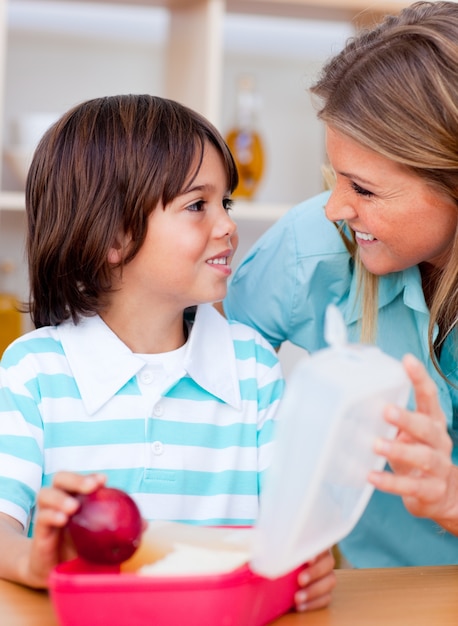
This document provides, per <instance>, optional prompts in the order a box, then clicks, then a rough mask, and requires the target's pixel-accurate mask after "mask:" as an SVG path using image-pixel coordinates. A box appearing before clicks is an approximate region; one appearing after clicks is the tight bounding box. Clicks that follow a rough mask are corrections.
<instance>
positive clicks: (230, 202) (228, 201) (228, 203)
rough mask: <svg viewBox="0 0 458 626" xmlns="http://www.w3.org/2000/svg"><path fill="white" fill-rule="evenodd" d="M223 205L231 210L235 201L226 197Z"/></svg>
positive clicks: (227, 209) (225, 208) (226, 209)
mask: <svg viewBox="0 0 458 626" xmlns="http://www.w3.org/2000/svg"><path fill="white" fill-rule="evenodd" d="M223 207H224V210H225V211H231V210H232V209H233V208H234V201H233V200H232V198H224V200H223Z"/></svg>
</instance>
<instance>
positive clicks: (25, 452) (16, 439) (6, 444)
mask: <svg viewBox="0 0 458 626" xmlns="http://www.w3.org/2000/svg"><path fill="white" fill-rule="evenodd" d="M0 453H1V454H14V456H15V457H19V458H20V459H25V460H26V461H30V462H31V463H36V464H37V465H40V466H41V464H42V456H41V451H40V448H39V447H38V445H37V442H36V441H35V439H33V437H20V436H17V435H2V436H1V437H0ZM2 480H3V478H2Z"/></svg>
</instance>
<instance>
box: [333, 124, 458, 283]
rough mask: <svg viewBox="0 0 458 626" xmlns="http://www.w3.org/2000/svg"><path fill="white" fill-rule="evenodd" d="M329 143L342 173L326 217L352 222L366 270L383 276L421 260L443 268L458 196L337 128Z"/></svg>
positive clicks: (336, 169) (452, 234) (337, 171)
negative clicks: (454, 198) (424, 180)
mask: <svg viewBox="0 0 458 626" xmlns="http://www.w3.org/2000/svg"><path fill="white" fill-rule="evenodd" d="M326 147H327V153H328V158H329V162H330V164H331V166H332V168H333V170H334V173H335V177H336V183H335V187H334V190H333V192H332V194H331V197H330V198H329V201H328V203H327V205H326V216H327V217H328V219H330V220H331V221H333V222H337V221H340V220H345V221H346V222H347V224H348V226H349V227H350V228H351V229H352V230H353V232H354V234H355V239H356V243H357V244H358V247H359V252H360V257H361V261H362V263H363V264H364V266H365V267H366V269H367V270H369V271H370V272H372V273H373V274H377V275H383V274H388V273H390V272H397V271H400V270H404V269H406V268H409V267H412V266H414V265H419V264H420V263H427V264H430V265H432V266H434V267H436V268H442V267H443V266H444V264H445V263H446V261H447V259H448V257H449V254H450V250H451V247H452V244H453V240H454V237H455V231H456V228H457V222H458V207H457V206H456V205H455V203H454V202H453V200H452V199H451V198H449V197H448V196H446V195H445V194H443V193H441V192H440V191H438V190H437V189H434V188H433V187H431V186H430V185H428V184H426V183H425V182H423V180H422V179H421V178H420V177H418V176H416V175H415V174H413V173H412V172H410V171H409V170H408V169H407V168H405V167H403V166H402V165H399V164H397V163H395V162H393V161H390V160H389V159H387V158H385V157H383V156H381V155H379V154H378V153H376V152H373V151H372V150H369V149H368V148H365V147H364V146H362V145H361V144H359V143H357V142H356V141H354V140H353V139H351V138H350V137H348V136H346V135H344V134H343V133H340V132H338V131H337V130H335V129H333V128H332V127H328V128H327V132H326Z"/></svg>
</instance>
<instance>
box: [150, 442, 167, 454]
mask: <svg viewBox="0 0 458 626" xmlns="http://www.w3.org/2000/svg"><path fill="white" fill-rule="evenodd" d="M151 448H152V449H153V454H155V455H156V456H160V455H161V454H164V444H163V443H162V442H161V441H153V443H152V444H151Z"/></svg>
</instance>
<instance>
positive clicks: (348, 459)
mask: <svg viewBox="0 0 458 626" xmlns="http://www.w3.org/2000/svg"><path fill="white" fill-rule="evenodd" d="M325 336H326V340H327V341H328V342H329V343H330V347H329V348H326V349H324V350H321V351H318V352H316V353H314V354H313V355H311V356H308V357H304V359H303V360H302V361H300V362H299V363H298V365H297V366H296V368H295V369H294V371H293V373H292V375H291V377H290V379H289V381H288V384H287V389H286V393H285V396H284V399H283V400H282V403H281V405H280V408H279V415H278V417H279V422H278V430H277V441H276V447H275V453H274V459H273V462H272V466H271V468H270V469H269V471H268V474H267V476H266V481H265V488H264V491H263V493H262V497H261V510H260V516H259V518H258V522H257V524H256V532H255V536H254V546H253V556H252V559H251V567H252V569H253V570H254V571H255V572H257V573H259V574H261V575H263V576H266V577H271V578H275V577H278V576H281V575H283V574H285V573H287V572H289V571H291V570H292V569H294V568H296V567H298V566H299V565H301V564H302V563H305V562H306V561H307V560H309V559H310V558H312V557H314V556H316V555H317V554H319V553H320V552H322V551H323V550H325V549H327V548H330V547H331V546H332V545H334V544H335V543H336V542H338V541H340V540H341V539H342V538H343V537H345V536H346V535H347V534H348V533H349V532H350V531H351V530H352V529H353V527H354V526H355V525H356V523H357V522H358V520H359V518H360V517H361V515H362V514H363V512H364V509H365V507H366V505H367V503H368V501H369V499H370V497H371V495H372V492H373V487H372V486H371V485H370V484H369V483H368V482H367V475H368V473H369V471H370V470H373V469H376V470H380V469H382V468H383V467H384V465H385V460H384V459H383V458H382V457H380V456H378V455H375V454H374V453H373V451H372V448H373V444H374V440H375V439H376V438H377V437H383V438H393V437H394V436H395V434H396V432H395V429H394V428H393V427H392V426H390V425H388V424H387V423H386V422H385V421H384V420H383V417H382V412H383V409H384V407H385V406H386V405H387V404H390V403H394V404H397V405H399V406H405V405H406V403H407V401H408V398H409V395H410V391H411V385H410V381H409V380H408V378H407V375H406V373H405V372H404V369H403V367H402V365H401V363H400V362H399V361H397V360H396V359H394V358H392V357H390V356H388V355H386V354H384V353H383V352H382V351H381V350H379V349H378V348H376V347H373V346H363V345H359V344H348V343H347V341H346V331H345V326H344V323H343V320H342V319H341V317H340V313H339V312H338V311H337V309H336V308H335V307H330V309H328V312H327V319H326V332H325Z"/></svg>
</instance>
